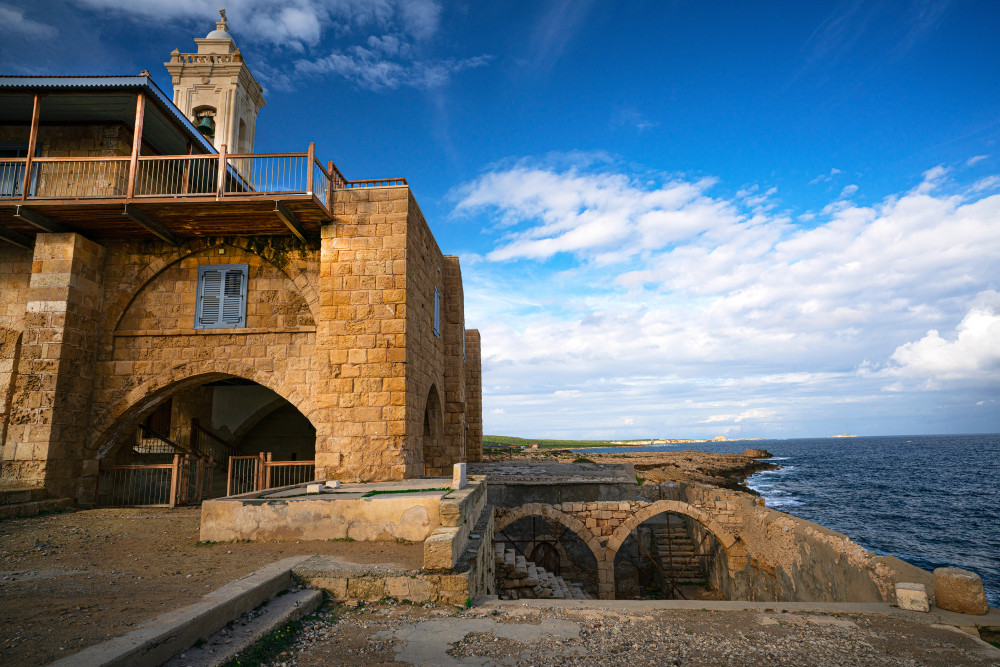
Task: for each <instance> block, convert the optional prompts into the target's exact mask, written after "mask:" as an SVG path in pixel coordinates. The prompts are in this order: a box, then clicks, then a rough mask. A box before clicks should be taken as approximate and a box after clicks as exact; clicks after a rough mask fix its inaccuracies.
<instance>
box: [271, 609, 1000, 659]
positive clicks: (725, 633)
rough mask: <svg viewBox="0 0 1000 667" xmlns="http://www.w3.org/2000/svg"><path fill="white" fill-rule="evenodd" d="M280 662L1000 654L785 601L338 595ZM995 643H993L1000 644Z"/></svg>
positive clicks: (902, 622)
mask: <svg viewBox="0 0 1000 667" xmlns="http://www.w3.org/2000/svg"><path fill="white" fill-rule="evenodd" d="M320 616H321V617H320V618H319V619H317V620H312V621H307V622H306V623H305V624H304V626H303V628H302V630H301V631H300V632H299V634H298V637H297V640H296V642H295V645H294V646H293V647H292V648H290V649H289V650H287V651H285V652H283V653H282V654H281V655H279V656H277V660H276V662H275V663H274V664H276V665H285V666H286V667H290V666H292V665H297V666H301V667H320V666H322V665H334V664H346V665H408V664H425V665H449V664H476V665H543V664H544V665H594V664H600V665H604V666H612V665H627V666H630V667H631V666H632V665H685V666H691V667H709V666H711V667H715V666H718V665H727V666H733V667H735V666H744V665H745V666H755V667H756V666H758V665H788V666H790V667H808V666H813V665H815V666H817V667H833V666H836V665H872V666H876V665H877V666H879V667H882V666H885V667H893V666H900V667H902V666H904V665H905V666H914V665H927V666H940V667H945V666H949V667H950V666H954V665H998V664H1000V659H998V658H997V657H996V653H993V652H992V651H991V650H990V649H985V650H984V648H983V646H982V645H981V644H977V643H976V642H974V641H973V640H972V639H971V638H970V637H968V636H965V635H963V634H961V633H959V632H957V631H954V630H948V629H944V628H940V627H933V626H931V625H928V624H926V623H923V622H919V621H916V622H915V621H910V620H907V619H905V618H901V617H898V616H888V615H878V614H863V615H862V614H846V615H834V614H823V613H781V612H777V611H756V610H754V611H750V610H743V611H709V610H683V611H681V610H664V609H651V608H639V609H617V610H615V609H600V608H591V609H573V610H569V609H553V608H539V607H537V606H533V605H521V604H519V603H516V602H511V603H489V604H487V605H484V606H482V607H474V608H472V609H468V610H464V611H459V610H448V609H433V608H431V609H428V608H423V607H413V606H406V605H377V606H373V607H368V608H363V609H354V608H344V607H335V608H333V609H331V610H328V611H327V612H325V613H321V614H320ZM991 654H992V655H991Z"/></svg>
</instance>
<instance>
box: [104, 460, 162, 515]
mask: <svg viewBox="0 0 1000 667" xmlns="http://www.w3.org/2000/svg"><path fill="white" fill-rule="evenodd" d="M173 480H174V464H171V463H164V464H155V465H154V464H151V465H119V466H108V467H103V466H102V467H101V469H100V470H99V471H98V474H97V504H98V505H100V506H102V507H128V506H135V505H144V506H156V507H173V505H174V503H173V490H174V487H173Z"/></svg>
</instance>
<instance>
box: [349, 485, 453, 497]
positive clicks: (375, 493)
mask: <svg viewBox="0 0 1000 667" xmlns="http://www.w3.org/2000/svg"><path fill="white" fill-rule="evenodd" d="M421 491H451V487H450V486H442V487H441V488H439V489H391V490H385V491H383V490H381V489H375V490H373V491H369V492H368V493H366V494H365V495H363V496H361V497H362V498H370V497H372V496H384V495H388V494H390V493H419V492H421Z"/></svg>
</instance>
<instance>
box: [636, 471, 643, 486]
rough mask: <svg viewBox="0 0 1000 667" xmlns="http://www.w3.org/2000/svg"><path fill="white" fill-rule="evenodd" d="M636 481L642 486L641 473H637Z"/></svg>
mask: <svg viewBox="0 0 1000 667" xmlns="http://www.w3.org/2000/svg"><path fill="white" fill-rule="evenodd" d="M635 483H636V484H638V485H639V486H642V477H639V473H636V474H635Z"/></svg>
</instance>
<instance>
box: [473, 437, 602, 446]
mask: <svg viewBox="0 0 1000 667" xmlns="http://www.w3.org/2000/svg"><path fill="white" fill-rule="evenodd" d="M535 443H538V448H539V449H581V448H584V447H614V446H615V445H612V444H611V443H610V442H609V441H607V440H539V439H538V438H515V437H514V436H512V435H484V436H483V445H484V446H494V447H503V446H508V447H525V448H527V447H531V446H532V445H534V444H535Z"/></svg>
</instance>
